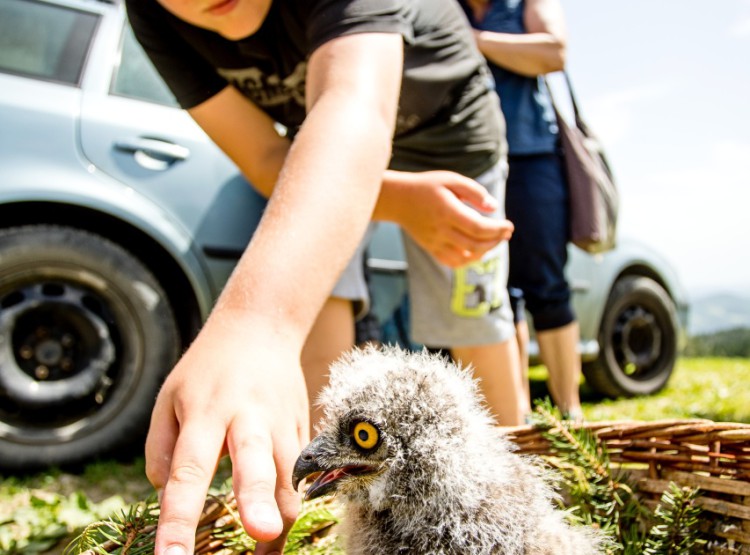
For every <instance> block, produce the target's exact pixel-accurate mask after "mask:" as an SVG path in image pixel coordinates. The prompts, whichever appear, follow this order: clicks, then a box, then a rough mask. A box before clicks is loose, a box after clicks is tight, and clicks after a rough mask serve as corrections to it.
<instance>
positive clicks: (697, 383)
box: [0, 358, 750, 555]
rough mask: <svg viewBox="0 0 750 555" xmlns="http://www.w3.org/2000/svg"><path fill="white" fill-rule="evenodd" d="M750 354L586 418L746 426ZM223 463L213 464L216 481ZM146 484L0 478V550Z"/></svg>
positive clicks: (590, 405)
mask: <svg viewBox="0 0 750 555" xmlns="http://www.w3.org/2000/svg"><path fill="white" fill-rule="evenodd" d="M748 376H750V359H730V358H688V359H681V360H679V361H678V364H677V367H676V369H675V372H674V375H673V376H672V378H671V380H670V381H669V384H668V386H667V387H666V388H665V389H664V390H663V391H661V392H660V393H658V394H656V395H653V396H650V397H640V398H633V399H618V400H607V399H602V398H601V397H598V396H597V395H596V394H595V393H594V392H592V391H591V390H590V389H588V388H587V387H586V386H585V384H584V385H583V387H582V390H581V391H582V400H583V401H584V403H583V411H584V415H585V417H586V419H587V420H592V421H594V420H658V419H673V418H708V419H711V420H715V421H730V422H746V423H750V387H747V378H748ZM545 379H546V370H545V369H544V368H543V367H534V368H532V369H531V370H530V380H531V389H532V394H533V395H534V397H535V398H544V397H545V396H546V395H548V392H547V389H546V385H545ZM227 473H228V468H227V467H224V466H222V467H220V476H219V480H221V479H223V478H224V477H226V475H227ZM150 494H151V487H150V485H149V484H148V482H147V481H146V479H145V476H144V463H143V459H142V458H135V459H134V460H133V461H131V462H129V463H122V462H113V461H104V462H98V463H92V464H90V465H88V466H86V467H85V468H84V469H83V471H82V472H79V473H66V472H61V471H59V470H53V471H49V472H45V473H42V474H36V475H31V476H23V477H19V476H0V554H2V555H16V554H19V555H20V554H24V555H33V554H37V553H38V554H42V553H44V554H50V555H52V554H59V553H60V552H61V550H62V547H63V546H64V545H65V543H66V541H65V540H63V538H69V537H70V534H72V533H73V532H74V531H75V530H76V529H78V528H79V527H81V526H82V525H84V524H86V523H88V522H92V521H94V520H97V519H100V518H101V517H102V516H105V515H107V514H110V513H111V512H112V511H117V510H119V509H121V508H123V507H126V506H127V505H128V504H131V503H134V502H136V501H139V500H143V499H146V498H147V497H148V496H149V495H150Z"/></svg>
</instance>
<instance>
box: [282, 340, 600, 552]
mask: <svg viewBox="0 0 750 555" xmlns="http://www.w3.org/2000/svg"><path fill="white" fill-rule="evenodd" d="M320 403H321V404H322V406H323V408H324V411H325V416H324V418H323V421H322V423H321V426H320V431H319V435H318V436H317V437H316V438H315V439H314V440H313V441H312V442H311V443H310V444H309V445H308V446H307V447H306V448H305V449H304V450H303V451H302V453H301V455H300V456H299V458H298V459H297V462H296V465H295V467H294V472H293V484H294V487H295V488H297V487H298V485H299V483H300V482H301V481H302V480H303V479H305V478H307V477H308V476H311V475H312V474H316V473H320V474H319V475H318V476H317V478H316V479H315V481H314V482H313V483H312V484H311V485H310V486H309V487H308V489H307V492H306V496H305V497H306V499H313V498H316V497H319V496H321V495H324V494H327V493H330V492H334V491H335V492H337V494H338V495H339V496H341V497H342V498H343V501H344V502H345V506H346V515H345V520H344V522H343V523H342V533H343V534H344V536H345V537H346V542H347V551H346V552H347V554H348V555H391V554H419V555H449V554H450V555H458V554H461V555H482V554H490V553H492V554H507V555H510V554H519V555H521V554H523V555H548V554H549V555H552V554H555V555H568V554H570V555H572V554H575V555H589V554H595V553H601V550H600V547H599V543H600V542H599V539H598V537H597V535H596V534H595V533H594V531H593V530H592V529H589V528H583V527H573V526H570V525H569V524H567V523H566V521H565V519H564V515H563V513H562V511H560V510H558V509H556V508H555V507H554V504H553V502H554V497H555V492H554V489H553V487H552V486H551V485H550V482H549V480H548V478H547V476H546V473H545V471H544V470H543V468H542V466H541V464H538V463H537V462H536V461H535V459H532V458H528V457H522V456H520V455H517V454H514V453H513V452H512V447H511V445H510V442H508V441H507V440H506V439H505V438H504V437H503V435H502V433H501V432H500V430H499V429H498V428H497V426H495V424H494V422H493V420H492V419H491V417H490V415H489V412H488V411H487V410H486V409H485V408H484V407H483V405H482V400H481V398H480V396H479V392H478V389H477V386H476V383H475V382H474V380H473V379H472V378H471V376H470V374H469V373H468V372H467V371H465V370H461V369H460V368H459V367H457V366H456V365H454V364H451V363H449V362H447V361H446V360H445V359H444V358H443V357H440V356H438V355H432V354H429V353H427V352H426V351H425V352H421V353H407V352H405V351H402V350H400V349H397V348H390V347H389V348H384V349H380V350H378V349H374V348H368V349H366V350H358V351H354V352H352V353H351V354H349V355H346V356H345V357H344V358H343V359H341V360H340V361H338V362H337V363H335V364H334V365H333V366H332V368H331V378H330V383H329V385H328V386H327V388H326V389H325V390H324V391H323V393H322V394H321V398H320Z"/></svg>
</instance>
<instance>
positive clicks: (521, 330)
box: [516, 320, 531, 400]
mask: <svg viewBox="0 0 750 555" xmlns="http://www.w3.org/2000/svg"><path fill="white" fill-rule="evenodd" d="M516 342H517V343H518V358H519V362H520V364H521V385H522V386H523V389H524V391H525V392H526V398H527V399H529V400H531V388H530V386H529V323H528V322H527V321H526V320H521V321H520V322H518V323H517V324H516Z"/></svg>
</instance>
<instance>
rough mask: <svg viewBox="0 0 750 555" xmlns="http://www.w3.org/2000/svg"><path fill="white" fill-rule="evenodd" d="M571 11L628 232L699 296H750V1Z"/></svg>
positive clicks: (573, 35)
mask: <svg viewBox="0 0 750 555" xmlns="http://www.w3.org/2000/svg"><path fill="white" fill-rule="evenodd" d="M561 2H562V6H563V9H564V11H565V16H566V23H567V27H568V50H567V69H568V72H569V75H570V77H571V79H572V82H573V86H574V89H575V92H576V97H577V99H578V104H579V108H580V109H581V110H582V113H583V117H584V120H585V121H587V123H588V124H589V126H590V127H591V128H592V129H593V131H594V132H595V133H596V134H597V135H598V136H599V138H600V139H601V141H602V143H603V144H604V147H605V150H606V152H607V156H608V158H609V161H610V163H611V165H612V168H613V171H614V173H615V177H616V179H617V184H618V186H619V190H620V195H621V212H620V220H619V226H620V227H619V231H620V233H621V234H623V235H628V236H631V237H635V238H637V239H640V240H642V241H645V242H646V243H648V244H649V245H651V246H652V247H654V248H656V249H657V250H658V251H660V252H661V253H662V254H663V255H664V256H665V257H666V258H667V259H668V261H669V262H671V263H672V265H673V266H674V267H675V268H676V270H677V273H678V275H679V277H680V280H681V281H682V283H683V285H684V286H685V287H686V289H687V291H688V293H689V295H690V296H691V297H698V296H702V295H704V294H709V293H713V292H734V293H739V294H742V295H745V296H747V297H750V0H716V1H714V2H705V1H698V0H628V1H626V2H614V1H612V0H598V1H592V0H561ZM711 6H714V7H713V8H711Z"/></svg>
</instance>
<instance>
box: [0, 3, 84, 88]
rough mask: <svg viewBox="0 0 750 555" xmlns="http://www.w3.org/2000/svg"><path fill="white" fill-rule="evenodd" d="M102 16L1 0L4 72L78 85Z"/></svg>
mask: <svg viewBox="0 0 750 555" xmlns="http://www.w3.org/2000/svg"><path fill="white" fill-rule="evenodd" d="M98 20H99V16H97V15H96V14H92V13H87V12H82V11H79V10H73V9H68V8H64V7H62V6H54V5H51V4H44V3H41V2H35V1H32V0H0V71H2V72H6V73H14V74H17V75H26V76H29V77H36V78H39V79H44V80H49V81H58V82H61V83H67V84H70V85H77V84H78V83H79V81H80V79H81V71H82V70H83V64H84V62H85V61H86V54H87V53H88V51H89V46H90V44H91V39H92V38H93V36H94V31H95V30H96V24H97V22H98Z"/></svg>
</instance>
